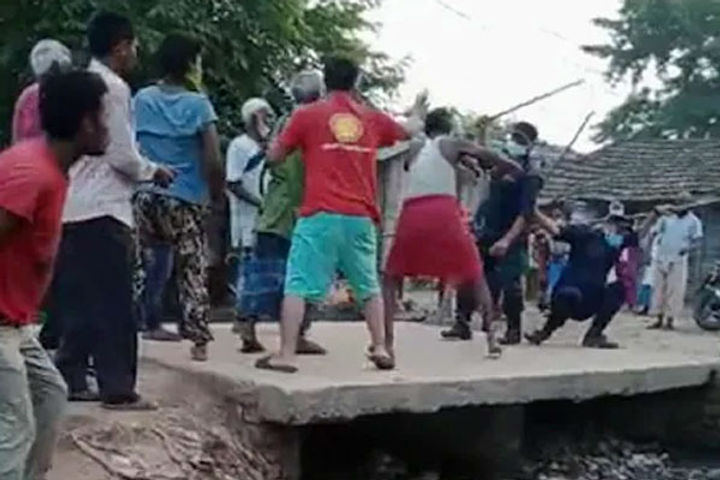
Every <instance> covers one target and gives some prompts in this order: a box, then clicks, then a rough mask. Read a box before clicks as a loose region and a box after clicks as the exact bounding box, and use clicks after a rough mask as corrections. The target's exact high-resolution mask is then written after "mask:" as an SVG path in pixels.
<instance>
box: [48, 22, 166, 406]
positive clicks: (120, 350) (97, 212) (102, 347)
mask: <svg viewBox="0 0 720 480" xmlns="http://www.w3.org/2000/svg"><path fill="white" fill-rule="evenodd" d="M88 44H89V47H90V53H91V54H92V61H91V62H90V66H89V68H88V69H89V70H90V71H92V72H95V73H97V74H98V75H100V77H102V79H103V80H104V81H105V83H106V84H107V87H108V93H107V95H106V97H105V100H104V105H105V112H106V116H107V124H108V128H109V134H110V145H109V147H108V149H107V151H106V154H105V155H104V156H102V157H100V158H96V159H87V158H86V159H81V160H80V161H79V162H78V163H77V164H75V166H74V167H73V168H72V169H71V170H70V189H69V191H68V196H67V202H66V205H65V211H64V214H63V239H62V243H61V246H60V255H59V258H58V265H57V277H56V284H55V287H56V291H55V292H54V294H55V298H56V299H58V302H59V305H58V306H57V314H58V315H59V316H60V317H61V318H60V321H61V324H62V329H63V333H62V341H61V346H60V349H59V351H58V355H57V359H56V362H57V366H58V368H59V369H60V371H61V373H62V374H63V377H64V378H65V381H66V382H67V383H68V387H69V390H70V400H75V401H90V400H100V401H102V405H103V407H106V408H108V409H115V410H120V409H123V410H138V409H149V408H154V405H153V404H152V403H151V402H147V401H145V400H143V399H142V398H141V397H140V396H139V395H138V394H137V393H136V392H135V383H136V375H137V325H136V323H135V318H134V309H133V298H132V296H133V291H132V265H133V248H134V242H133V236H132V228H133V215H132V207H131V203H130V199H131V196H132V193H133V191H134V189H135V187H136V185H137V184H138V183H140V182H152V181H154V182H156V183H158V184H164V185H167V184H169V183H170V182H171V181H172V178H173V173H172V172H171V171H170V170H169V169H167V168H166V167H162V166H159V165H156V164H153V163H151V162H149V161H148V160H147V159H145V158H144V157H143V156H142V155H141V154H140V152H139V151H138V148H137V145H136V143H135V133H134V128H133V126H132V123H131V118H132V115H131V92H130V88H129V86H128V85H127V83H126V82H125V81H124V80H123V79H122V76H123V75H126V74H128V73H129V72H130V71H131V70H132V69H133V68H134V67H135V64H136V63H137V42H136V40H135V34H134V32H133V28H132V25H131V23H130V21H129V20H128V19H127V18H125V17H123V16H121V15H117V14H114V13H108V12H99V13H97V14H96V15H95V16H94V17H93V18H92V20H91V21H90V24H89V26H88ZM89 357H92V358H93V364H94V367H95V370H96V372H97V380H98V386H99V394H98V393H95V392H92V391H90V390H89V388H88V385H87V382H86V374H87V371H86V370H87V368H86V367H87V359H88V358H89Z"/></svg>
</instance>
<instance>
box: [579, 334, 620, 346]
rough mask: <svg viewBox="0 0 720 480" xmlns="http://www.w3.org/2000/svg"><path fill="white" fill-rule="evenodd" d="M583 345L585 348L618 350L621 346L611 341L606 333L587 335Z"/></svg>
mask: <svg viewBox="0 0 720 480" xmlns="http://www.w3.org/2000/svg"><path fill="white" fill-rule="evenodd" d="M582 345H583V347H585V348H598V349H600V350H617V349H618V348H620V345H618V344H617V343H615V342H611V341H610V340H608V339H607V337H606V336H605V335H587V336H586V337H585V339H584V340H583V343H582Z"/></svg>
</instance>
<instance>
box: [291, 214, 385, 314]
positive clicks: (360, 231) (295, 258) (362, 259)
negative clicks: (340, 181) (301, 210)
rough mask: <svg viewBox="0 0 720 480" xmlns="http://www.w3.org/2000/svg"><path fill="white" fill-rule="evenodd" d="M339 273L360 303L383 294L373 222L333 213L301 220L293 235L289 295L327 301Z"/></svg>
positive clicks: (363, 218) (367, 219) (364, 218)
mask: <svg viewBox="0 0 720 480" xmlns="http://www.w3.org/2000/svg"><path fill="white" fill-rule="evenodd" d="M338 271H339V272H341V273H342V274H343V275H345V278H346V279H347V280H348V282H349V283H350V287H351V288H352V291H353V294H354V295H355V298H357V300H358V301H365V300H368V299H369V298H371V297H374V296H376V295H378V294H379V293H380V283H379V281H378V270H377V232H376V229H375V225H374V224H373V222H372V220H370V219H369V218H366V217H355V216H349V215H340V214H333V213H317V214H315V215H313V216H311V217H303V218H301V219H300V220H299V221H298V223H297V225H296V226H295V230H294V231H293V237H292V247H291V248H290V257H289V259H288V265H287V272H286V276H285V295H290V296H293V297H300V298H304V299H306V300H310V301H314V302H319V301H323V300H325V297H326V296H327V294H328V290H329V289H330V285H331V284H332V281H333V280H334V279H335V275H336V274H337V272H338Z"/></svg>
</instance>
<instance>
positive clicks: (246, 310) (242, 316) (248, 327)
mask: <svg viewBox="0 0 720 480" xmlns="http://www.w3.org/2000/svg"><path fill="white" fill-rule="evenodd" d="M324 90H325V85H324V83H323V79H322V75H321V74H320V72H318V71H315V70H308V71H303V72H300V73H299V74H298V75H296V76H295V78H294V79H293V80H292V83H291V92H292V96H293V99H294V100H295V104H296V106H297V107H300V106H302V105H306V104H309V103H312V102H315V101H316V100H318V99H319V98H320V97H321V96H322V95H323V93H324ZM286 120H287V118H284V119H283V120H281V121H280V123H279V126H280V127H282V126H283V125H284V123H285V121H286ZM268 171H269V173H270V181H269V183H268V185H267V191H266V192H265V196H264V197H263V203H262V212H261V213H260V216H259V217H258V221H257V223H256V229H255V231H256V241H255V247H254V251H253V256H252V259H251V260H250V262H249V263H248V265H247V266H246V268H245V269H243V274H244V278H243V291H242V296H241V298H240V300H239V302H238V322H239V323H240V336H241V339H242V349H241V350H242V352H243V353H257V352H262V351H264V350H265V347H263V345H262V344H260V342H259V341H258V340H257V336H256V333H255V323H256V322H257V321H258V320H261V319H270V320H279V319H280V307H281V306H282V299H283V285H284V283H285V267H286V264H287V258H288V254H289V253H290V238H291V236H292V231H293V228H294V227H295V222H296V221H297V210H298V208H299V207H300V203H301V202H302V194H303V171H304V169H303V164H302V158H301V155H300V153H299V152H296V153H294V154H293V155H292V156H291V157H290V158H288V160H287V161H286V162H285V163H283V164H281V165H273V166H271V167H270V168H269V170H268ZM308 328H309V323H308V322H307V321H305V322H304V323H303V328H302V330H301V334H300V337H299V339H298V345H297V353H298V354H305V355H322V354H324V353H325V350H324V349H323V348H322V347H320V346H319V345H317V344H315V343H313V342H311V341H310V340H308V339H307V338H306V333H307V329H308Z"/></svg>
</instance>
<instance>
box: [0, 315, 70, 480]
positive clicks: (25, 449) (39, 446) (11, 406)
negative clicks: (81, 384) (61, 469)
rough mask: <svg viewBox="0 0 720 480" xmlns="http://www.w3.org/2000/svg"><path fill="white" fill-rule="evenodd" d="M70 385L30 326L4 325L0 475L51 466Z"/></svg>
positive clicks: (25, 475) (25, 474)
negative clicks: (66, 382)
mask: <svg viewBox="0 0 720 480" xmlns="http://www.w3.org/2000/svg"><path fill="white" fill-rule="evenodd" d="M66 402H67V387H66V386H65V382H64V381H63V378H62V376H61V375H60V373H59V372H58V371H57V369H56V368H55V366H54V365H53V362H52V360H50V357H49V356H48V354H47V353H46V352H45V350H44V349H43V348H42V346H40V343H39V342H38V341H37V340H36V339H35V336H34V334H33V331H32V328H31V327H22V328H16V327H5V326H0V480H41V479H43V478H44V477H45V474H46V473H47V472H48V471H49V470H50V463H51V461H52V456H53V451H54V449H55V441H56V438H57V434H58V427H59V423H60V419H61V418H62V415H63V413H64V411H65V406H66Z"/></svg>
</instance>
